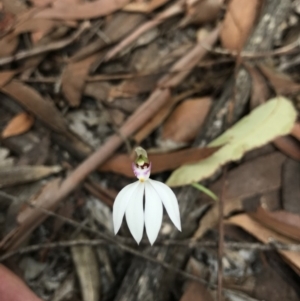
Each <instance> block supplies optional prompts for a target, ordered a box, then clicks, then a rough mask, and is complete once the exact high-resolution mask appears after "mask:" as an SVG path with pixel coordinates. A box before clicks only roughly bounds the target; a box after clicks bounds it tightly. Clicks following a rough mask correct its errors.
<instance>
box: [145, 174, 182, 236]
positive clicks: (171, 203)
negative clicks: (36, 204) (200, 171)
mask: <svg viewBox="0 0 300 301" xmlns="http://www.w3.org/2000/svg"><path fill="white" fill-rule="evenodd" d="M148 181H149V183H150V184H151V185H152V187H153V188H154V189H155V191H156V192H157V194H158V195H159V196H160V199H161V201H162V202H163V204H164V207H165V208H166V211H167V213H168V215H169V217H170V219H171V221H172V222H173V223H174V225H175V226H176V228H177V229H178V230H179V231H181V222H180V213H179V207H178V201H177V198H176V195H175V193H174V192H173V191H172V189H171V188H170V187H169V186H167V185H166V184H164V183H161V182H159V181H155V180H152V179H149V180H148Z"/></svg>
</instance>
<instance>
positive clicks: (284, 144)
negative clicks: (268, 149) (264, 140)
mask: <svg viewBox="0 0 300 301" xmlns="http://www.w3.org/2000/svg"><path fill="white" fill-rule="evenodd" d="M273 143H274V145H275V146H276V147H277V148H278V149H279V150H280V151H281V152H283V153H284V154H285V155H287V156H289V157H290V158H292V159H294V160H298V161H300V142H299V141H297V140H296V139H294V138H293V137H291V136H283V137H279V138H276V139H275V140H274V141H273Z"/></svg>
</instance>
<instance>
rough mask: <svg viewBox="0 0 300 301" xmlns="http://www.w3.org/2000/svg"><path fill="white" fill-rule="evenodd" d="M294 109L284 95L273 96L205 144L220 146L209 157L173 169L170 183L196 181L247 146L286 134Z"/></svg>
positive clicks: (212, 171)
mask: <svg viewBox="0 0 300 301" xmlns="http://www.w3.org/2000/svg"><path fill="white" fill-rule="evenodd" d="M296 116H297V112H296V110H295V109H294V107H293V105H292V103H291V102H290V101H289V100H288V99H287V98H285V97H281V96H279V97H276V98H273V99H271V100H270V101H268V102H266V103H265V104H263V105H261V106H259V107H257V108H256V109H254V110H253V111H252V112H251V113H250V114H249V115H248V116H246V117H244V118H243V119H241V120H240V121H239V122H237V123H236V124H235V125H234V126H233V127H232V128H230V129H229V130H227V131H226V132H225V133H224V134H222V135H221V136H220V137H218V138H217V139H215V140H214V141H212V142H211V143H210V144H209V145H208V146H210V147H217V146H222V145H224V146H223V147H222V148H220V149H219V150H218V151H216V152H215V153H214V154H213V155H212V156H210V157H209V158H207V159H205V160H202V161H201V162H198V163H195V164H188V165H184V166H181V167H180V168H178V169H176V170H175V171H174V172H173V173H172V174H171V176H170V177H169V179H168V180H167V184H168V185H169V186H182V185H187V184H191V183H193V182H199V181H201V180H203V179H205V178H208V177H210V176H212V175H213V174H214V173H215V172H216V171H217V169H218V168H220V167H221V166H222V165H224V164H226V163H227V162H230V161H237V160H239V159H240V158H242V156H243V155H244V154H245V153H246V152H247V151H249V150H252V149H254V148H257V147H260V146H263V145H265V144H267V143H268V142H270V141H272V140H273V139H274V138H276V137H278V136H283V135H286V134H289V133H290V132H291V131H292V128H293V126H294V123H295V120H296Z"/></svg>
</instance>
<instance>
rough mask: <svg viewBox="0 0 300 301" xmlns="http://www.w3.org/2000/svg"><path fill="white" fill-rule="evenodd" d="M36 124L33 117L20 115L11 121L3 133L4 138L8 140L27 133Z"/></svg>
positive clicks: (25, 114) (24, 114) (26, 114)
mask: <svg viewBox="0 0 300 301" xmlns="http://www.w3.org/2000/svg"><path fill="white" fill-rule="evenodd" d="M33 124H34V118H33V116H31V115H29V114H28V113H25V112H23V113H20V114H18V115H16V116H15V117H14V118H13V119H11V120H10V121H9V123H8V124H7V125H6V127H5V128H4V130H3V131H2V135H1V136H2V138H8V137H12V136H17V135H20V134H23V133H26V132H27V131H28V130H30V129H31V127H32V126H33Z"/></svg>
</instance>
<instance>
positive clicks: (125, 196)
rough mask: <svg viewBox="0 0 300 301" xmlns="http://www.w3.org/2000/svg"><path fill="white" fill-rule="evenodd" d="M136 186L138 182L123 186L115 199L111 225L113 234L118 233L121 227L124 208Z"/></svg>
mask: <svg viewBox="0 0 300 301" xmlns="http://www.w3.org/2000/svg"><path fill="white" fill-rule="evenodd" d="M138 184H139V181H137V182H134V183H132V184H129V185H127V186H125V187H124V188H123V189H122V190H121V191H120V192H119V194H118V195H117V197H116V199H115V202H114V205H113V224H114V232H115V234H117V233H118V231H119V229H120V227H121V224H122V220H123V217H124V214H125V211H126V208H127V206H128V204H129V201H130V200H131V199H132V197H133V193H134V192H135V190H136V188H137V186H138Z"/></svg>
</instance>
